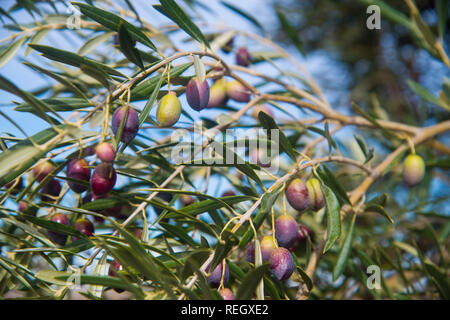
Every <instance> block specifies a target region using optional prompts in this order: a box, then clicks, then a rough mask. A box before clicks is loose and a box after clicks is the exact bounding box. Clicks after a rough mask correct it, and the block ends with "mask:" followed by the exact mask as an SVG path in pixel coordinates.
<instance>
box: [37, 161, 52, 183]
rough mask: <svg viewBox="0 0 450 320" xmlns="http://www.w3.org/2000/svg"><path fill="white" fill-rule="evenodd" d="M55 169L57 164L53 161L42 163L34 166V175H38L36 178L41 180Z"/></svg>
mask: <svg viewBox="0 0 450 320" xmlns="http://www.w3.org/2000/svg"><path fill="white" fill-rule="evenodd" d="M54 169H55V166H54V165H53V164H52V163H51V162H48V161H46V162H44V163H40V164H38V165H37V166H35V167H34V168H33V176H34V177H37V178H36V180H37V181H38V182H41V181H42V180H44V178H45V177H46V176H48V175H49V174H50V172H52V171H53V170H54Z"/></svg>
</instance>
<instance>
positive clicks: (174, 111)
mask: <svg viewBox="0 0 450 320" xmlns="http://www.w3.org/2000/svg"><path fill="white" fill-rule="evenodd" d="M180 115H181V103H180V100H179V99H178V97H177V95H176V93H175V92H173V91H171V92H169V93H168V94H166V95H165V96H164V97H162V99H161V100H160V101H159V104H158V109H157V110H156V120H158V123H159V126H160V127H170V126H172V125H174V124H175V123H177V121H178V119H180Z"/></svg>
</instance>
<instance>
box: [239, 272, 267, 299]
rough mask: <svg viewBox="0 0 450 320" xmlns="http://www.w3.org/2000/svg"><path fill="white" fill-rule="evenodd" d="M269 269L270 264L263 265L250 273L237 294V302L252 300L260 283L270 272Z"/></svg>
mask: <svg viewBox="0 0 450 320" xmlns="http://www.w3.org/2000/svg"><path fill="white" fill-rule="evenodd" d="M269 267H270V266H269V265H268V264H263V265H262V266H259V267H257V268H255V269H253V270H252V271H250V272H249V273H248V274H247V276H246V277H245V278H244V280H242V282H241V285H240V286H239V288H238V290H237V292H236V300H250V299H251V298H252V297H253V295H254V293H255V290H256V288H257V286H258V285H259V283H260V281H262V278H263V277H264V275H265V274H266V272H267V271H268V270H269Z"/></svg>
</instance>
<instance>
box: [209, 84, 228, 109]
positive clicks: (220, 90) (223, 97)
mask: <svg viewBox="0 0 450 320" xmlns="http://www.w3.org/2000/svg"><path fill="white" fill-rule="evenodd" d="M227 100H228V96H227V81H226V80H225V79H224V78H222V79H219V80H217V81H216V82H214V84H213V85H212V86H211V88H210V89H209V101H208V105H207V108H218V107H223V106H225V104H226V103H227Z"/></svg>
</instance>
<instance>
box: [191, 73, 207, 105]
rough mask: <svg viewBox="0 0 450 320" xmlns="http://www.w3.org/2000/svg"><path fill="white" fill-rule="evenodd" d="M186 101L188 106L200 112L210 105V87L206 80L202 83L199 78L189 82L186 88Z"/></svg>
mask: <svg viewBox="0 0 450 320" xmlns="http://www.w3.org/2000/svg"><path fill="white" fill-rule="evenodd" d="M186 99H187V102H188V104H189V105H190V106H191V108H192V109H194V110H195V111H200V110H202V109H204V108H206V106H207V105H208V102H209V85H208V82H207V81H206V80H203V82H200V80H199V79H198V78H192V79H191V80H189V82H188V84H187V86H186Z"/></svg>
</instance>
